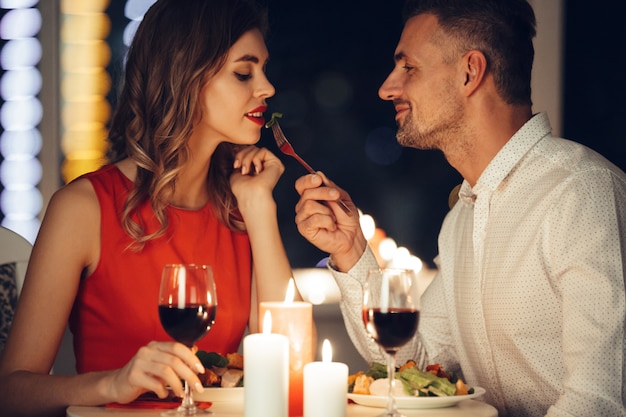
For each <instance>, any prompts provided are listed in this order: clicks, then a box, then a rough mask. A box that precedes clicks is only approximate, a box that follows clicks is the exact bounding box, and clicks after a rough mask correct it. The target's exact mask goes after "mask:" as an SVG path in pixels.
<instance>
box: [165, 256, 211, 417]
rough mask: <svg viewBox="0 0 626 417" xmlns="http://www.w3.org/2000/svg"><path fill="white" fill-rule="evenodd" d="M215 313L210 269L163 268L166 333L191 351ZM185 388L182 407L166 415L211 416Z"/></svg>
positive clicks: (194, 266)
mask: <svg viewBox="0 0 626 417" xmlns="http://www.w3.org/2000/svg"><path fill="white" fill-rule="evenodd" d="M216 312H217V296H216V293H215V282H214V280H213V270H212V269H211V267H210V266H209V265H199V264H168V265H165V266H164V267H163V274H162V276H161V288H160V290H159V318H160V320H161V325H162V326H163V329H165V331H166V332H167V334H169V335H170V336H171V337H172V338H173V339H174V340H176V341H177V342H180V343H182V344H184V345H185V346H187V347H188V348H192V347H193V346H194V345H195V344H196V342H197V341H198V340H200V339H201V338H202V337H203V336H204V335H205V334H206V333H207V332H208V331H209V330H210V329H211V326H212V325H213V323H214V322H215V315H216ZM184 388H185V391H184V396H183V400H182V403H181V405H180V407H178V409H176V410H172V411H169V412H167V413H163V415H167V416H192V415H195V414H200V413H205V412H206V413H210V412H208V411H205V410H203V409H201V408H198V407H196V405H195V403H194V402H193V397H192V395H191V391H190V389H189V384H188V383H187V381H186V380H185V381H184Z"/></svg>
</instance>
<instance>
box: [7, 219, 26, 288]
mask: <svg viewBox="0 0 626 417" xmlns="http://www.w3.org/2000/svg"><path fill="white" fill-rule="evenodd" d="M31 249H32V245H31V244H30V242H29V241H28V240H26V238H24V237H22V236H21V235H19V234H17V233H16V232H14V231H13V230H11V229H7V228H6V227H2V226H0V265H3V264H7V263H11V262H15V286H16V288H17V293H18V294H19V293H20V292H21V291H22V284H23V283H24V276H25V275H26V268H27V267H28V259H29V258H30V252H31Z"/></svg>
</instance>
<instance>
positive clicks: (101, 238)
mask: <svg viewBox="0 0 626 417" xmlns="http://www.w3.org/2000/svg"><path fill="white" fill-rule="evenodd" d="M265 24H266V20H265V17H264V15H263V14H262V13H260V12H259V11H258V10H256V9H255V8H254V7H253V6H252V5H250V4H248V3H246V2H244V1H243V0H237V1H235V0H205V1H198V0H159V1H158V2H157V3H156V4H155V5H154V6H153V7H152V8H151V9H150V10H149V11H148V12H147V14H146V16H145V19H144V21H143V22H142V24H141V25H140V27H139V28H138V31H137V34H136V36H135V39H134V41H133V44H132V46H131V48H130V50H129V54H128V60H127V65H126V78H125V84H124V88H123V91H122V93H121V97H120V100H119V104H118V108H117V110H116V114H115V116H114V118H113V121H112V126H111V129H110V142H111V149H110V159H111V161H112V164H109V165H107V166H105V167H103V168H101V169H100V170H98V171H96V172H94V173H90V174H87V175H85V176H83V177H81V178H79V179H77V180H75V181H73V182H72V183H71V184H69V185H67V186H65V187H64V188H62V189H60V190H59V191H57V193H56V194H55V195H54V196H53V198H52V199H51V201H50V204H49V206H48V209H47V212H46V215H45V218H44V220H43V222H42V226H41V230H40V233H39V236H38V238H37V241H36V242H35V245H34V248H33V254H32V258H31V261H30V265H29V270H28V272H27V277H26V282H25V284H24V288H23V291H22V293H21V298H20V303H19V306H18V308H17V312H16V315H15V319H14V322H13V328H12V330H11V334H10V336H9V341H8V344H7V346H6V349H5V351H4V356H3V357H2V361H1V363H0V386H2V387H3V388H2V390H1V391H0V410H2V412H3V413H6V414H7V415H18V414H19V413H23V414H30V415H38V416H40V415H53V414H63V412H64V411H63V410H64V409H65V407H66V406H67V405H95V404H104V403H109V402H120V403H126V402H130V401H132V400H133V399H135V398H136V397H137V396H138V395H140V394H142V393H144V392H147V391H153V392H155V393H156V394H158V395H159V396H160V397H164V396H166V395H167V390H166V386H168V385H169V386H171V387H172V389H173V391H174V392H175V393H176V394H177V395H182V385H181V382H180V380H181V379H185V380H187V381H188V382H189V383H190V385H191V386H192V387H195V389H196V390H201V389H202V387H201V384H200V381H199V379H198V377H197V375H196V374H197V373H198V372H203V368H202V366H201V364H200V362H199V361H198V359H197V358H196V356H195V355H194V352H192V350H190V349H188V348H186V347H185V346H183V345H181V344H179V343H175V342H172V341H170V340H171V339H170V338H169V337H168V336H167V334H166V333H165V332H164V331H163V329H162V328H161V325H160V322H159V319H158V314H157V308H156V305H157V294H158V286H159V280H160V273H161V268H162V266H163V265H164V264H166V263H174V262H187V263H189V262H194V263H207V264H210V265H212V268H213V271H214V275H215V279H216V286H217V291H218V300H219V303H220V304H219V309H218V315H217V320H216V323H215V325H214V326H213V328H212V329H211V330H210V332H209V333H208V334H207V336H205V337H204V338H203V339H202V340H201V341H200V342H199V343H198V348H200V349H203V350H210V351H217V352H222V353H230V352H233V351H236V350H237V348H238V346H239V343H240V341H241V339H242V337H243V334H244V330H245V328H246V326H249V330H250V331H251V332H255V331H257V311H258V310H257V305H258V302H260V301H264V300H280V299H282V298H283V297H284V294H285V289H286V287H287V283H288V279H289V277H290V276H291V269H290V266H289V263H288V260H287V256H286V254H285V250H284V248H283V245H282V242H281V239H280V235H279V231H278V222H277V217H276V204H275V202H274V200H273V198H272V191H273V188H274V186H275V185H276V183H277V181H278V179H279V177H280V175H281V174H282V172H283V170H284V167H283V165H282V164H281V162H280V160H279V159H278V158H276V157H275V156H274V155H273V154H272V153H270V152H269V151H267V150H266V149H259V148H256V147H254V146H250V145H253V144H255V143H257V142H258V140H259V138H260V130H261V128H262V126H263V125H264V122H265V121H264V112H265V111H266V110H267V105H266V99H267V98H268V97H271V96H272V95H273V94H274V87H273V86H272V84H270V82H269V81H268V80H267V78H266V76H265V73H264V68H265V64H266V62H267V59H268V52H267V49H266V46H265V43H264V37H263V36H264V33H265V32H264V31H265ZM68 318H69V322H70V328H71V330H72V332H73V333H74V347H75V354H76V362H77V370H78V375H73V376H56V375H48V371H49V370H50V367H51V365H52V363H53V360H54V358H55V354H56V351H57V349H58V346H59V342H60V340H61V336H62V334H63V331H64V328H65V325H66V323H67V321H68Z"/></svg>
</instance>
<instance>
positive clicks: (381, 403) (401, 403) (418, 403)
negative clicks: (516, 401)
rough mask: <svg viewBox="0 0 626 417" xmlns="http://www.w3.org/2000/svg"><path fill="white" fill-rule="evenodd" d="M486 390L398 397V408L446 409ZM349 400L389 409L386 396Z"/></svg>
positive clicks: (478, 389) (362, 396)
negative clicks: (448, 394)
mask: <svg viewBox="0 0 626 417" xmlns="http://www.w3.org/2000/svg"><path fill="white" fill-rule="evenodd" d="M485 392H486V391H485V389H484V388H481V387H474V393H473V394H469V395H453V396H450V397H396V404H397V405H398V408H405V409H406V408H444V407H452V406H453V405H456V404H457V403H458V402H461V401H464V400H470V399H472V398H478V397H480V396H482V395H484V394H485ZM348 398H349V399H351V400H352V401H354V402H355V403H357V404H359V405H364V406H367V407H378V408H385V407H387V397H386V396H384V395H365V394H351V393H348Z"/></svg>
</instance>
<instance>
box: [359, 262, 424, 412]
mask: <svg viewBox="0 0 626 417" xmlns="http://www.w3.org/2000/svg"><path fill="white" fill-rule="evenodd" d="M363 290H364V291H363V322H364V323H365V329H366V330H367V332H368V334H369V335H370V336H371V337H372V339H374V341H375V342H376V343H377V344H378V345H379V346H380V347H382V348H383V350H384V351H385V352H386V353H387V377H388V379H389V395H388V399H387V410H386V411H385V412H384V413H383V414H381V415H379V416H378V417H403V416H402V414H400V413H399V412H398V407H397V406H396V401H395V398H394V385H395V382H396V381H395V371H396V353H397V352H398V350H400V348H401V347H402V346H404V345H405V344H406V343H407V342H408V341H409V340H411V338H412V337H413V336H414V335H415V332H416V331H417V324H418V322H419V294H418V291H417V276H416V274H415V271H413V270H411V269H401V268H382V269H373V270H370V271H369V272H368V275H367V279H366V281H365V285H364V288H363Z"/></svg>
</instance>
